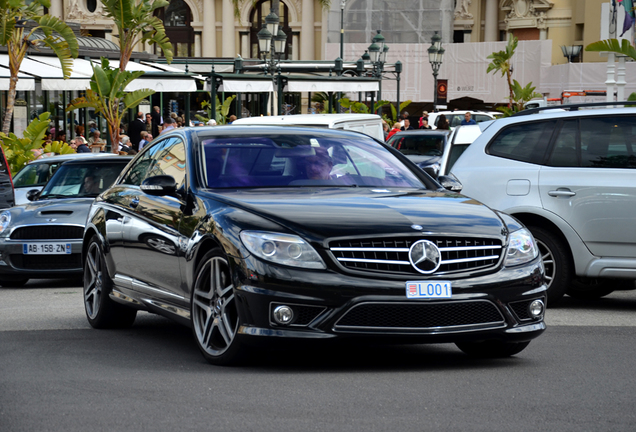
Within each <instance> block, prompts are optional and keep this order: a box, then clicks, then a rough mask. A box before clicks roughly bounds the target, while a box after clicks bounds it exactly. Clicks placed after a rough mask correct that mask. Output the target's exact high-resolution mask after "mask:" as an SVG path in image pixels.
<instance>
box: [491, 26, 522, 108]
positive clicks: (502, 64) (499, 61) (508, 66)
mask: <svg viewBox="0 0 636 432" xmlns="http://www.w3.org/2000/svg"><path fill="white" fill-rule="evenodd" d="M518 44H519V40H518V39H517V38H516V37H515V36H512V35H511V36H510V38H509V39H508V44H507V45H506V49H504V50H503V51H497V52H494V53H492V54H490V55H489V56H488V57H487V58H488V59H489V60H492V61H491V62H490V64H489V65H488V69H487V70H486V73H490V72H494V73H497V72H499V73H501V76H502V77H503V76H505V77H506V80H507V82H508V89H509V91H510V96H509V98H510V100H511V101H512V100H513V97H514V94H513V93H514V91H513V83H512V62H511V60H512V56H513V55H515V50H516V49H517V45H518Z"/></svg>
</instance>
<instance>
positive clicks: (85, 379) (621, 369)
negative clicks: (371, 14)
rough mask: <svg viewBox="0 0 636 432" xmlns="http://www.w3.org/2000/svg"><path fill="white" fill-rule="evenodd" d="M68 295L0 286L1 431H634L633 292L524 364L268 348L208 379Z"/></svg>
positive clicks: (185, 343)
mask: <svg viewBox="0 0 636 432" xmlns="http://www.w3.org/2000/svg"><path fill="white" fill-rule="evenodd" d="M81 297H82V296H81V288H79V287H74V286H69V283H68V281H61V282H56V281H42V282H37V283H33V282H32V283H30V284H29V285H27V286H26V287H24V288H20V289H6V288H0V431H2V432H13V431H35V430H38V431H69V432H70V431H189V430H210V431H241V432H245V431H356V432H357V431H437V430H449V431H514V430H539V431H632V430H634V429H636V410H634V406H635V403H634V389H635V388H636V378H635V376H636V352H635V351H636V336H635V332H634V330H635V329H634V327H635V326H636V291H629V292H618V293H613V294H611V295H610V296H608V297H607V298H605V299H602V300H599V301H596V302H594V303H584V302H580V301H574V300H573V299H566V301H565V304H564V305H563V307H561V308H558V309H549V310H548V315H547V322H548V326H549V328H548V330H547V331H546V332H545V334H544V335H542V336H541V337H540V338H538V339H537V340H535V341H533V342H532V343H531V344H530V346H529V347H528V348H527V349H526V350H525V351H523V352H522V353H521V354H519V355H518V356H516V357H514V358H510V359H502V360H472V359H470V358H468V357H467V356H465V355H463V354H462V353H461V352H460V351H459V350H458V349H456V348H455V347H454V346H453V345H424V346H423V345H420V346H375V345H354V346H326V347H321V348H320V349H314V350H272V351H266V352H263V353H261V355H260V356H259V358H258V359H255V361H254V362H253V363H251V364H249V365H247V366H244V367H240V368H239V367H234V368H221V367H214V366H210V365H208V364H207V363H206V362H205V361H204V360H203V358H202V356H201V355H200V353H199V352H198V350H197V347H196V346H195V344H194V342H193V340H192V337H191V334H190V330H189V329H186V328H184V327H181V326H178V325H176V324H173V323H172V322H171V321H169V320H167V319H163V318H161V317H156V316H152V315H149V314H140V315H139V317H138V321H137V322H136V324H135V326H134V327H133V328H132V329H129V330H123V331H98V330H93V329H91V328H90V327H89V325H88V323H87V322H86V318H85V316H84V310H83V305H82V298H81Z"/></svg>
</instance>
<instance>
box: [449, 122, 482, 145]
mask: <svg viewBox="0 0 636 432" xmlns="http://www.w3.org/2000/svg"><path fill="white" fill-rule="evenodd" d="M479 135H481V127H480V126H479V125H464V126H457V127H456V128H455V131H454V137H453V144H470V143H472V142H473V141H475V139H476V138H477V137H478V136H479Z"/></svg>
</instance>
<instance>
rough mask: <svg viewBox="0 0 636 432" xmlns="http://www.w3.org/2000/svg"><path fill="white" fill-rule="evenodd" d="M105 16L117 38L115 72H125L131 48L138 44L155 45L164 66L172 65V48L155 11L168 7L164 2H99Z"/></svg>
mask: <svg viewBox="0 0 636 432" xmlns="http://www.w3.org/2000/svg"><path fill="white" fill-rule="evenodd" d="M101 2H102V4H103V5H104V10H105V11H106V13H105V15H106V16H107V17H108V18H110V19H112V20H113V21H114V23H115V26H116V27H117V32H118V34H117V35H115V36H116V37H118V38H119V49H120V55H119V70H121V71H124V70H126V65H127V64H128V62H129V61H130V56H131V55H132V52H133V48H134V47H135V45H137V44H139V43H144V42H145V43H149V44H151V45H153V44H156V45H157V46H158V47H159V48H161V50H162V51H163V55H164V57H165V58H166V61H167V62H168V63H171V62H172V56H173V53H172V44H171V43H170V40H169V39H168V36H167V35H166V29H165V28H164V26H163V21H161V20H160V19H159V17H157V16H155V11H156V10H157V9H161V8H163V7H166V6H168V5H169V4H170V2H168V1H167V0H154V1H152V0H141V2H139V1H137V0H101Z"/></svg>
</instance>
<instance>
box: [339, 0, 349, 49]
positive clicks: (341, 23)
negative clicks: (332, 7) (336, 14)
mask: <svg viewBox="0 0 636 432" xmlns="http://www.w3.org/2000/svg"><path fill="white" fill-rule="evenodd" d="M346 4H347V0H340V58H341V59H344V54H343V52H344V9H345V5H346Z"/></svg>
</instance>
